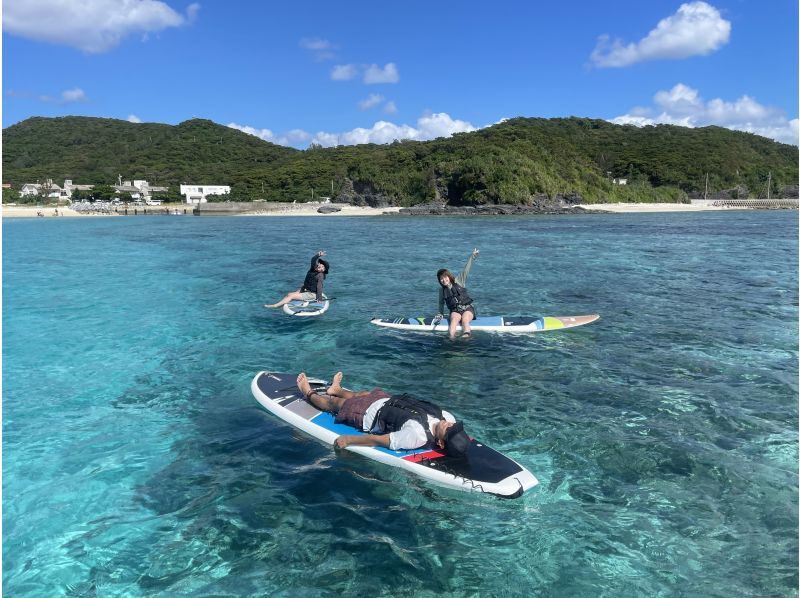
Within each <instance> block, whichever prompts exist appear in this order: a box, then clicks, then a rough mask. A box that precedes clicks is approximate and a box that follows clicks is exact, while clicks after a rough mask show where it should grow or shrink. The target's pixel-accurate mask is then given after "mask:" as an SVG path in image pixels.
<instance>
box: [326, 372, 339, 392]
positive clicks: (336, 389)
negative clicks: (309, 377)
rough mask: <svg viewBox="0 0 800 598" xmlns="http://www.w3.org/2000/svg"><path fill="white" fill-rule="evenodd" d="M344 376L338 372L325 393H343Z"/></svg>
mask: <svg viewBox="0 0 800 598" xmlns="http://www.w3.org/2000/svg"><path fill="white" fill-rule="evenodd" d="M342 376H343V374H342V372H336V375H335V376H334V377H333V382H331V385H330V386H329V387H328V390H326V391H325V393H326V394H329V395H336V394H339V393H340V392H341V391H342Z"/></svg>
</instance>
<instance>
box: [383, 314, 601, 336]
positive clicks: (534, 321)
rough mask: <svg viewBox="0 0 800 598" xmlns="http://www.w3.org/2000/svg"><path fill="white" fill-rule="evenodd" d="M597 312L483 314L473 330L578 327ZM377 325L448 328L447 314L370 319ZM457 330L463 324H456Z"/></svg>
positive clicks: (531, 330)
mask: <svg viewBox="0 0 800 598" xmlns="http://www.w3.org/2000/svg"><path fill="white" fill-rule="evenodd" d="M599 318H600V316H599V315H597V314H591V315H586V316H484V317H477V318H475V319H474V320H472V323H471V324H470V327H471V328H472V330H485V331H488V332H547V331H550V330H561V329H564V328H575V327H576V326H583V325H585V324H590V323H591V322H594V321H595V320H597V319H599ZM371 323H372V324H375V325H376V326H382V327H384V328H394V329H396V330H410V331H412V332H426V331H428V332H446V331H447V329H448V326H449V321H448V319H447V318H442V319H440V320H438V321H437V320H436V319H435V318H432V317H430V318H426V317H419V318H374V319H373V320H372V321H371ZM456 330H457V331H460V330H461V326H457V327H456Z"/></svg>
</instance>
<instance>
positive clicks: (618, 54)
mask: <svg viewBox="0 0 800 598" xmlns="http://www.w3.org/2000/svg"><path fill="white" fill-rule="evenodd" d="M730 33H731V23H730V21H726V20H725V19H723V18H722V16H721V15H720V13H719V10H717V9H716V8H714V7H713V6H711V5H710V4H707V3H705V2H690V3H687V4H681V6H680V8H678V12H676V13H675V14H674V15H671V16H669V17H667V18H665V19H662V20H661V21H659V23H658V25H656V28H655V29H653V30H652V31H651V32H650V33H648V34H647V37H645V38H644V39H642V40H640V41H639V42H636V43H629V44H625V43H623V42H622V41H621V40H619V39H615V40H614V41H613V42H612V41H611V40H610V38H609V36H608V35H602V36H600V38H599V39H598V43H597V46H596V47H595V49H594V51H593V52H592V54H591V60H592V62H593V63H594V65H595V66H598V67H601V68H602V67H624V66H630V65H632V64H635V63H637V62H645V61H647V60H660V59H679V58H688V57H689V56H696V55H700V56H705V55H706V54H710V53H711V52H714V51H716V50H718V49H719V48H720V47H721V46H723V45H725V44H726V43H728V39H729V37H730Z"/></svg>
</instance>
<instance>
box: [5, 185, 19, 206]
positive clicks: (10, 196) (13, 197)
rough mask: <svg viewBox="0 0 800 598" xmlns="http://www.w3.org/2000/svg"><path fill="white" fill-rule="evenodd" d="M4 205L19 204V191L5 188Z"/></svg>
mask: <svg viewBox="0 0 800 598" xmlns="http://www.w3.org/2000/svg"><path fill="white" fill-rule="evenodd" d="M3 203H4V204H6V205H8V204H10V203H19V191H15V190H14V189H6V188H5V187H4V188H3Z"/></svg>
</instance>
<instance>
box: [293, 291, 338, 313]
mask: <svg viewBox="0 0 800 598" xmlns="http://www.w3.org/2000/svg"><path fill="white" fill-rule="evenodd" d="M323 297H324V299H323V300H322V301H302V300H301V299H292V300H291V301H289V303H284V305H283V311H284V313H286V314H289V315H290V316H319V315H321V314H324V313H325V312H326V311H328V308H329V307H330V305H331V302H330V299H328V298H327V297H325V296H324V295H323Z"/></svg>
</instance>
